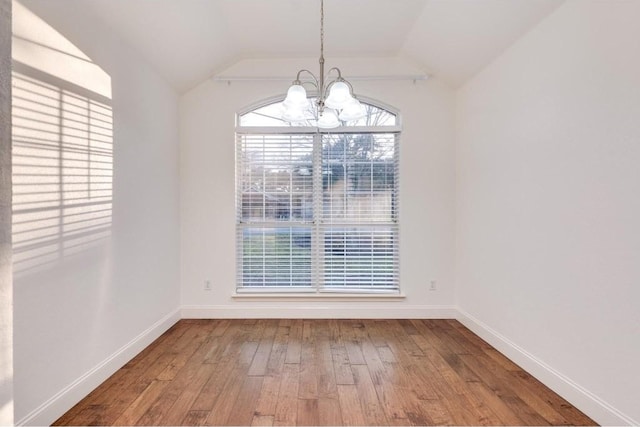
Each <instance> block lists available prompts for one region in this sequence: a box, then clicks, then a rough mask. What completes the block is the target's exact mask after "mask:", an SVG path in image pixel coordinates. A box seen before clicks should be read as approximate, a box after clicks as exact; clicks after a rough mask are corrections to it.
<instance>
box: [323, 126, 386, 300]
mask: <svg viewBox="0 0 640 427" xmlns="http://www.w3.org/2000/svg"><path fill="white" fill-rule="evenodd" d="M396 145H397V144H396V135H395V134H392V133H363V134H328V135H324V136H323V139H322V174H323V192H322V197H323V209H322V226H321V232H322V236H323V242H322V245H323V247H322V251H323V255H324V256H323V283H322V284H323V287H325V288H359V289H360V288H371V289H396V288H397V287H398V275H397V270H398V250H397V247H398V227H397V215H396V214H397V202H398V200H397V196H398V191H397V190H398V188H397V182H398V179H397V170H398V156H397V150H396Z"/></svg>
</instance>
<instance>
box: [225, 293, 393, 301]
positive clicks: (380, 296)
mask: <svg viewBox="0 0 640 427" xmlns="http://www.w3.org/2000/svg"><path fill="white" fill-rule="evenodd" d="M231 298H233V299H237V300H253V301H265V300H269V301H276V300H280V301H397V300H403V299H405V298H406V295H404V294H400V293H397V292H379V293H363V292H318V293H316V292H255V291H239V292H236V293H234V294H232V295H231Z"/></svg>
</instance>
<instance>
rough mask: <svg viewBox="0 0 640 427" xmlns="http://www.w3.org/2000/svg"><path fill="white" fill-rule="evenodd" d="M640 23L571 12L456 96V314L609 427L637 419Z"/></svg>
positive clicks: (585, 7) (589, 5)
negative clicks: (462, 314)
mask: <svg viewBox="0 0 640 427" xmlns="http://www.w3.org/2000/svg"><path fill="white" fill-rule="evenodd" d="M639 16H640V2H637V1H607V2H603V1H587V0H580V1H577V0H575V1H568V2H567V3H565V4H564V5H563V6H561V7H560V8H559V9H558V10H557V11H556V12H554V13H553V14H552V15H550V16H549V17H548V18H547V19H546V20H544V21H543V22H542V23H541V24H540V25H538V26H537V27H536V28H535V29H534V30H532V31H531V32H530V33H529V34H527V35H526V36H525V37H523V38H522V39H520V40H519V41H518V42H517V43H516V44H515V45H514V46H512V47H511V48H510V49H508V50H507V51H506V52H505V53H504V54H503V55H501V56H500V57H499V58H498V59H497V60H496V61H494V62H493V63H492V64H491V65H490V66H489V67H487V68H486V69H485V70H484V71H483V72H481V73H480V74H479V75H477V76H476V77H475V78H474V79H472V80H471V81H470V82H469V83H467V84H466V85H465V86H464V87H463V88H462V89H461V90H459V92H458V94H457V95H458V96H457V226H456V230H457V233H456V235H457V256H456V260H457V269H456V272H457V289H456V294H457V301H458V304H459V307H460V308H461V310H462V311H463V312H464V313H465V314H466V315H468V316H469V317H467V320H470V324H472V325H473V324H475V325H476V326H478V325H480V326H482V327H483V328H484V330H485V331H487V330H489V331H492V333H493V336H494V338H495V337H499V338H500V339H501V340H502V341H503V344H507V345H505V346H503V349H504V350H505V351H507V352H510V353H509V354H512V355H515V356H516V357H517V356H518V353H520V356H522V357H520V358H519V360H521V361H523V360H524V361H526V360H527V359H529V360H530V361H533V363H532V364H530V365H529V366H526V367H527V368H531V369H532V370H533V371H535V372H534V373H536V374H539V375H540V376H541V377H543V378H544V379H545V380H546V381H547V382H548V383H550V384H552V385H553V386H555V388H556V390H558V391H560V392H561V393H562V394H564V395H565V396H566V397H569V398H570V399H571V400H573V402H574V403H576V404H577V405H578V406H579V407H580V408H581V409H583V410H584V411H586V412H587V413H588V414H589V415H591V416H592V417H595V419H596V421H599V422H600V423H605V424H619V423H632V424H636V425H637V424H638V422H639V421H640V406H639V405H638V402H640V391H639V390H640V389H639V388H638V385H637V379H638V378H640V364H639V363H638V361H639V360H640V310H639V309H638V302H639V301H640V286H639V285H640V222H639V218H640V167H639V165H640V143H639V142H640V45H639V44H638V41H639V40H640V26H639V25H638V17H639ZM481 329H482V328H481ZM545 364H546V366H545ZM634 420H635V421H634Z"/></svg>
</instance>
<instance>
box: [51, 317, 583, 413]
mask: <svg viewBox="0 0 640 427" xmlns="http://www.w3.org/2000/svg"><path fill="white" fill-rule="evenodd" d="M55 424H56V425H117V424H120V425H122V424H126V425H136V424H137V425H434V424H437V425H539V424H545V425H546V424H552V425H565V424H573V425H595V423H594V422H593V420H591V419H589V418H588V417H586V416H585V415H584V414H583V413H581V412H580V411H579V410H578V409H576V408H575V407H573V406H571V405H570V404H569V403H568V402H567V401H566V400H564V399H562V398H561V397H560V396H558V395H556V394H555V393H554V392H553V391H551V390H550V389H548V388H547V387H545V386H544V385H543V384H542V383H540V382H539V381H538V380H536V379H535V378H533V377H532V376H531V375H530V374H528V373H527V372H525V371H523V370H522V369H521V368H520V367H519V366H517V365H516V364H515V363H513V362H512V361H510V360H509V359H508V358H506V357H505V356H504V355H502V354H501V353H499V352H498V351H497V350H495V349H494V348H493V347H491V346H490V345H488V344H487V343H486V342H485V341H484V340H482V339H481V338H480V337H477V336H476V335H475V334H473V333H472V332H471V331H469V330H468V329H467V328H465V327H464V325H462V324H461V323H460V322H458V321H456V320H432V319H429V320H418V319H413V320H404V319H397V320H395V319H371V320H357V319H353V320H338V319H331V320H309V319H306V320H301V319H281V320H277V319H233V320H232V319H227V320H207V319H194V320H182V321H180V322H178V323H177V324H176V325H174V326H173V327H172V328H170V329H169V330H168V331H167V332H166V333H165V334H163V335H162V336H161V337H160V338H159V339H158V340H156V341H154V343H152V344H151V345H150V346H149V347H147V348H146V349H145V350H143V351H142V352H141V353H140V354H138V355H137V356H136V357H134V358H133V359H132V360H131V361H130V362H128V363H127V364H125V366H124V367H123V368H122V369H120V370H119V371H117V372H116V373H115V374H114V375H112V376H111V377H110V378H109V379H108V380H107V381H105V383H104V384H102V385H101V386H99V387H98V388H97V389H96V390H94V391H92V392H91V393H90V394H89V395H88V396H87V397H86V398H85V399H83V400H82V401H81V402H79V403H78V404H77V405H75V406H74V407H73V408H72V409H71V410H70V411H69V412H68V413H66V414H64V415H63V416H62V417H60V418H59V419H58V420H57V421H56V423H55Z"/></svg>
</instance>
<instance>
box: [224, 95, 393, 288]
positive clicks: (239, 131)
mask: <svg viewBox="0 0 640 427" xmlns="http://www.w3.org/2000/svg"><path fill="white" fill-rule="evenodd" d="M359 99H360V100H361V101H363V102H364V103H367V104H370V105H373V106H375V107H377V108H380V109H383V110H386V111H389V112H390V113H392V114H394V115H395V116H396V125H394V126H338V127H336V128H332V129H328V130H325V129H320V128H316V127H312V126H240V125H239V123H240V117H241V116H242V115H243V114H246V113H249V112H251V111H253V110H255V109H258V108H260V107H263V106H266V105H269V104H272V103H276V102H279V101H282V100H283V98H282V97H275V98H269V99H267V100H263V101H261V102H259V103H255V104H253V105H251V106H249V107H247V108H245V109H243V110H241V111H239V112H238V113H237V115H236V128H235V129H236V132H235V134H236V138H235V141H236V147H235V149H236V150H237V149H238V145H237V140H238V136H239V135H259V134H262V135H287V134H289V135H294V134H295V135H302V134H305V135H322V134H336V133H337V134H350V133H351V134H366V133H386V134H395V135H400V134H401V131H402V126H401V124H400V123H401V121H400V117H401V116H400V114H399V112H398V110H397V109H395V108H393V107H391V106H389V105H386V104H383V103H380V102H379V101H376V100H372V99H369V98H366V97H362V96H359ZM316 143H317V141H316V138H314V146H315V145H316ZM321 143H322V142H321V140H320V144H321ZM316 152H317V150H316V149H315V148H314V157H315V153H316ZM235 158H236V162H235V163H236V165H235V166H236V169H237V167H238V161H237V153H236V156H235ZM314 162H315V159H314ZM398 178H399V172H398ZM235 183H236V185H237V183H238V177H237V170H236V179H235ZM314 184H315V183H314ZM398 187H399V185H398ZM398 190H399V188H398V189H397V190H396V191H398ZM236 191H237V189H236ZM236 203H238V197H237V194H236ZM396 209H397V208H396ZM236 212H237V209H236ZM396 214H397V212H396ZM239 225H241V223H239V222H237V223H236V228H237V227H238V226H239ZM261 225H263V226H265V227H269V226H274V227H275V226H283V225H284V224H283V223H279V222H273V223H269V222H265V223H263V224H261ZM301 225H304V223H303V224H301ZM377 225H382V224H377ZM311 227H312V234H313V233H314V232H315V231H317V230H316V228H318V229H319V228H320V227H321V225H320V223H319V220H318V218H317V217H316V215H315V214H314V220H313V222H312V224H311ZM395 227H396V229H397V232H396V233H397V236H398V242H397V250H398V251H399V250H400V242H399V235H400V224H399V222H396V223H395ZM313 256H314V255H312V257H313ZM236 262H237V259H236ZM397 264H398V265H397V268H398V270H397V274H398V287H397V288H394V289H374V288H360V289H358V288H346V289H339V288H323V287H322V286H320V285H319V275H320V274H321V273H319V272H314V271H312V281H313V282H315V285H314V286H312V287H285V286H276V287H268V286H265V287H242V286H240V285H239V283H240V280H239V278H236V283H235V292H234V293H233V294H232V295H231V297H232V298H233V299H238V300H249V301H250V300H260V301H263V300H272V301H278V300H286V301H311V300H340V301H367V300H376V301H384V300H387V301H394V300H396V301H397V300H402V299H404V298H406V295H404V294H403V293H402V291H401V287H400V283H399V281H400V277H399V275H400V266H399V256H398V262H397ZM237 272H238V273H240V272H239V269H237Z"/></svg>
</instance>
